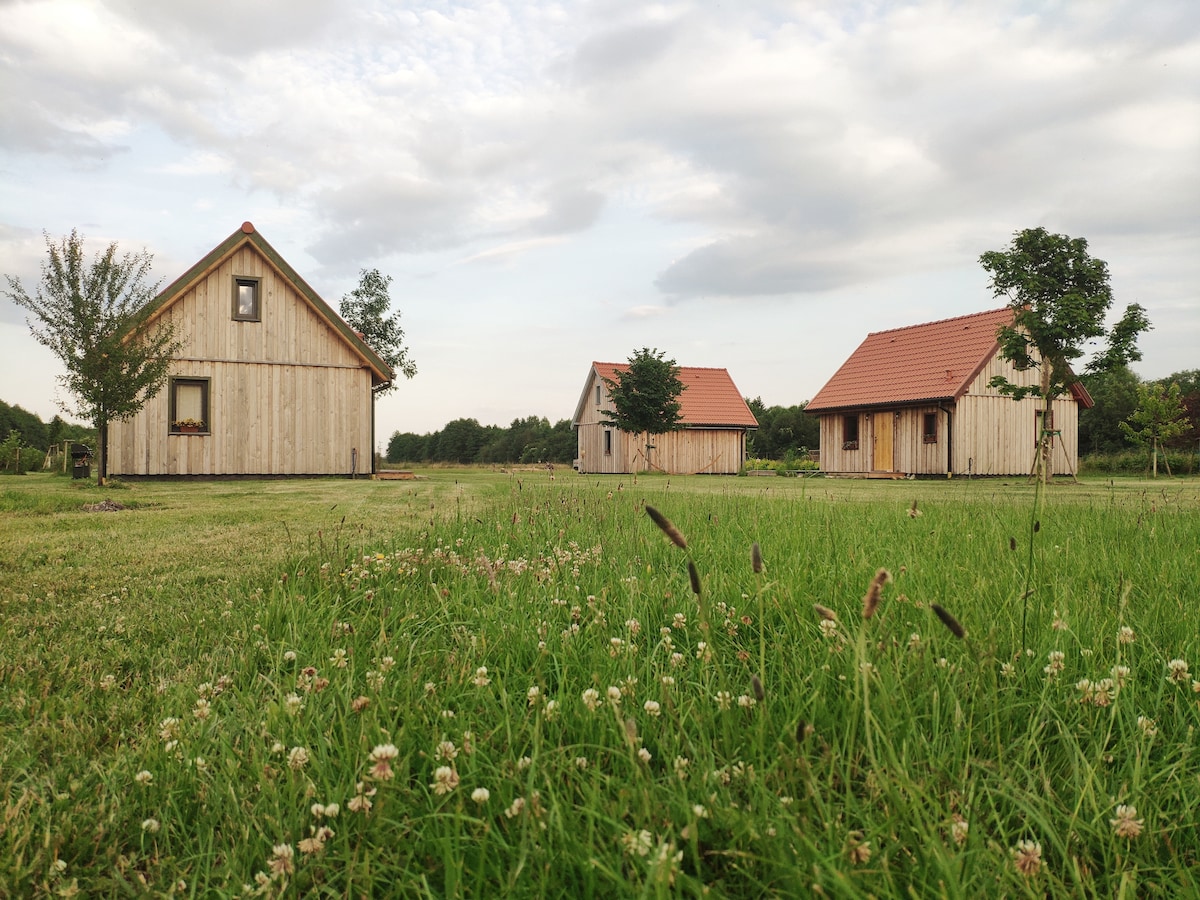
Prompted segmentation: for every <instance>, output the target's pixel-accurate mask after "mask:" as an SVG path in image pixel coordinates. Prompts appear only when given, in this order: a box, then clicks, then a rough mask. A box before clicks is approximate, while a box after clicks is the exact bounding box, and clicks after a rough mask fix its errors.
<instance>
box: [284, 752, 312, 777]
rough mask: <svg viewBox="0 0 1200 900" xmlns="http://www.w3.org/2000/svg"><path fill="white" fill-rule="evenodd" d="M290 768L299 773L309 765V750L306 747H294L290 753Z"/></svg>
mask: <svg viewBox="0 0 1200 900" xmlns="http://www.w3.org/2000/svg"><path fill="white" fill-rule="evenodd" d="M287 764H288V768H289V769H291V770H292V771H293V772H299V771H300V770H301V769H303V768H304V767H305V766H307V765H308V750H306V749H305V748H304V747H293V748H292V749H291V750H289V751H288V763H287Z"/></svg>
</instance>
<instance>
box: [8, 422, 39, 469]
mask: <svg viewBox="0 0 1200 900" xmlns="http://www.w3.org/2000/svg"><path fill="white" fill-rule="evenodd" d="M45 458H46V454H45V453H43V452H42V451H41V450H39V449H38V448H37V447H30V446H29V445H28V444H26V443H25V442H24V440H22V437H21V432H20V431H17V430H16V429H13V430H12V431H10V432H9V433H8V435H7V436H6V437H5V438H4V440H3V441H0V472H4V473H7V474H10V475H22V474H24V473H25V472H32V471H35V470H37V469H40V468H41V467H42V462H43V460H45Z"/></svg>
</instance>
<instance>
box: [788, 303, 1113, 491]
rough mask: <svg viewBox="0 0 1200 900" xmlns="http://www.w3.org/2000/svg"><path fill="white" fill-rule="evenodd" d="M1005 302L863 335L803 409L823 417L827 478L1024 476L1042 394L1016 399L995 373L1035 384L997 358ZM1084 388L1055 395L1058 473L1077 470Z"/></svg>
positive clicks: (1006, 316) (1034, 376)
mask: <svg viewBox="0 0 1200 900" xmlns="http://www.w3.org/2000/svg"><path fill="white" fill-rule="evenodd" d="M1012 323H1013V311H1012V309H1011V308H1009V307H1007V306H1006V307H1003V308H1001V309H993V310H988V311H986V312H981V313H975V314H973V315H969V316H959V317H957V318H953V319H943V320H941V321H937V322H929V323H926V324H923V325H912V326H909V327H907V328H894V329H891V330H889V331H877V332H873V333H871V334H868V335H867V337H866V340H864V341H863V342H862V344H861V345H859V348H858V349H857V350H855V351H854V353H853V354H851V356H850V358H849V359H847V360H846V362H845V363H843V364H842V367H841V368H840V369H838V370H837V372H836V373H834V375H833V377H832V378H830V379H829V382H828V383H827V384H826V385H825V386H824V387H823V388H821V390H820V391H818V392H817V395H816V396H815V397H813V399H812V400H811V401H810V402H809V404H808V406H807V407H806V411H807V412H809V413H812V414H814V415H817V416H819V417H820V421H821V470H822V471H823V472H825V473H827V474H830V475H859V476H871V475H874V476H884V477H887V476H892V477H896V476H900V475H941V476H943V477H944V476H946V475H948V474H952V475H1024V474H1028V473H1029V472H1030V471H1031V470H1032V469H1033V466H1034V460H1035V454H1036V450H1037V440H1038V434H1039V432H1040V430H1041V427H1042V421H1041V419H1042V408H1041V400H1040V398H1037V397H1027V398H1025V399H1023V400H1020V401H1016V400H1013V399H1012V397H1010V396H1008V395H1005V394H1002V393H1000V391H998V390H997V389H996V388H993V387H991V386H990V382H991V380H992V378H993V377H995V376H996V375H1003V376H1004V377H1005V378H1007V379H1008V380H1009V381H1010V382H1011V383H1013V384H1020V385H1029V384H1037V383H1038V379H1039V370H1038V369H1036V368H1029V369H1026V370H1024V371H1018V370H1017V369H1016V367H1015V366H1014V365H1013V364H1012V363H1011V362H1008V361H1007V360H1005V359H1003V358H1002V357H1001V355H1000V344H999V342H998V340H997V333H998V331H999V329H1000V328H1001V326H1006V325H1008V326H1011V325H1012ZM1091 405H1092V399H1091V397H1089V396H1088V393H1087V391H1086V390H1085V389H1084V387H1083V385H1082V384H1078V383H1076V384H1075V385H1073V386H1072V388H1071V391H1070V393H1068V394H1065V395H1063V396H1061V397H1058V398H1056V399H1055V400H1054V401H1053V405H1052V409H1051V415H1052V421H1050V422H1047V423H1046V427H1047V429H1048V430H1050V431H1053V432H1054V433H1055V434H1054V437H1053V450H1052V454H1051V460H1052V467H1053V471H1054V474H1067V473H1073V472H1074V471H1075V470H1076V469H1077V468H1078V455H1079V441H1078V433H1079V408H1080V406H1083V407H1085V408H1087V407H1090V406H1091Z"/></svg>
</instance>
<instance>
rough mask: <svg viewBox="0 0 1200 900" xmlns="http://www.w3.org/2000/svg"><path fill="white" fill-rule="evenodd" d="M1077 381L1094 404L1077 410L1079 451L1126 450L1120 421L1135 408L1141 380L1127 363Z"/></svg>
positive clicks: (1126, 442) (1127, 443)
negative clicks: (1084, 388) (1086, 391)
mask: <svg viewBox="0 0 1200 900" xmlns="http://www.w3.org/2000/svg"><path fill="white" fill-rule="evenodd" d="M1081 380H1082V381H1083V385H1084V387H1086V388H1087V390H1088V393H1089V394H1091V395H1092V400H1093V401H1094V403H1095V405H1094V406H1093V407H1092V408H1091V409H1081V410H1079V449H1080V452H1081V453H1082V452H1087V453H1120V452H1121V451H1122V450H1127V449H1129V446H1130V444H1129V440H1128V439H1127V438H1126V436H1125V433H1124V432H1123V431H1122V430H1121V423H1122V422H1124V421H1125V420H1126V419H1128V418H1129V417H1130V416H1131V415H1133V412H1134V410H1136V409H1137V408H1138V387H1139V386H1140V385H1141V380H1140V379H1139V378H1138V377H1137V375H1136V374H1134V372H1133V370H1132V369H1130V368H1129V367H1128V366H1117V367H1116V368H1113V369H1110V370H1108V371H1105V372H1098V373H1093V374H1084V375H1083V377H1082V379H1081Z"/></svg>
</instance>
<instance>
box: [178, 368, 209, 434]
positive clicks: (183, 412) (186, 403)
mask: <svg viewBox="0 0 1200 900" xmlns="http://www.w3.org/2000/svg"><path fill="white" fill-rule="evenodd" d="M208 386H209V380H208V379H207V378H172V379H171V386H170V391H171V394H170V404H171V433H172V434H192V433H198V434H208V433H209V419H208Z"/></svg>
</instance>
